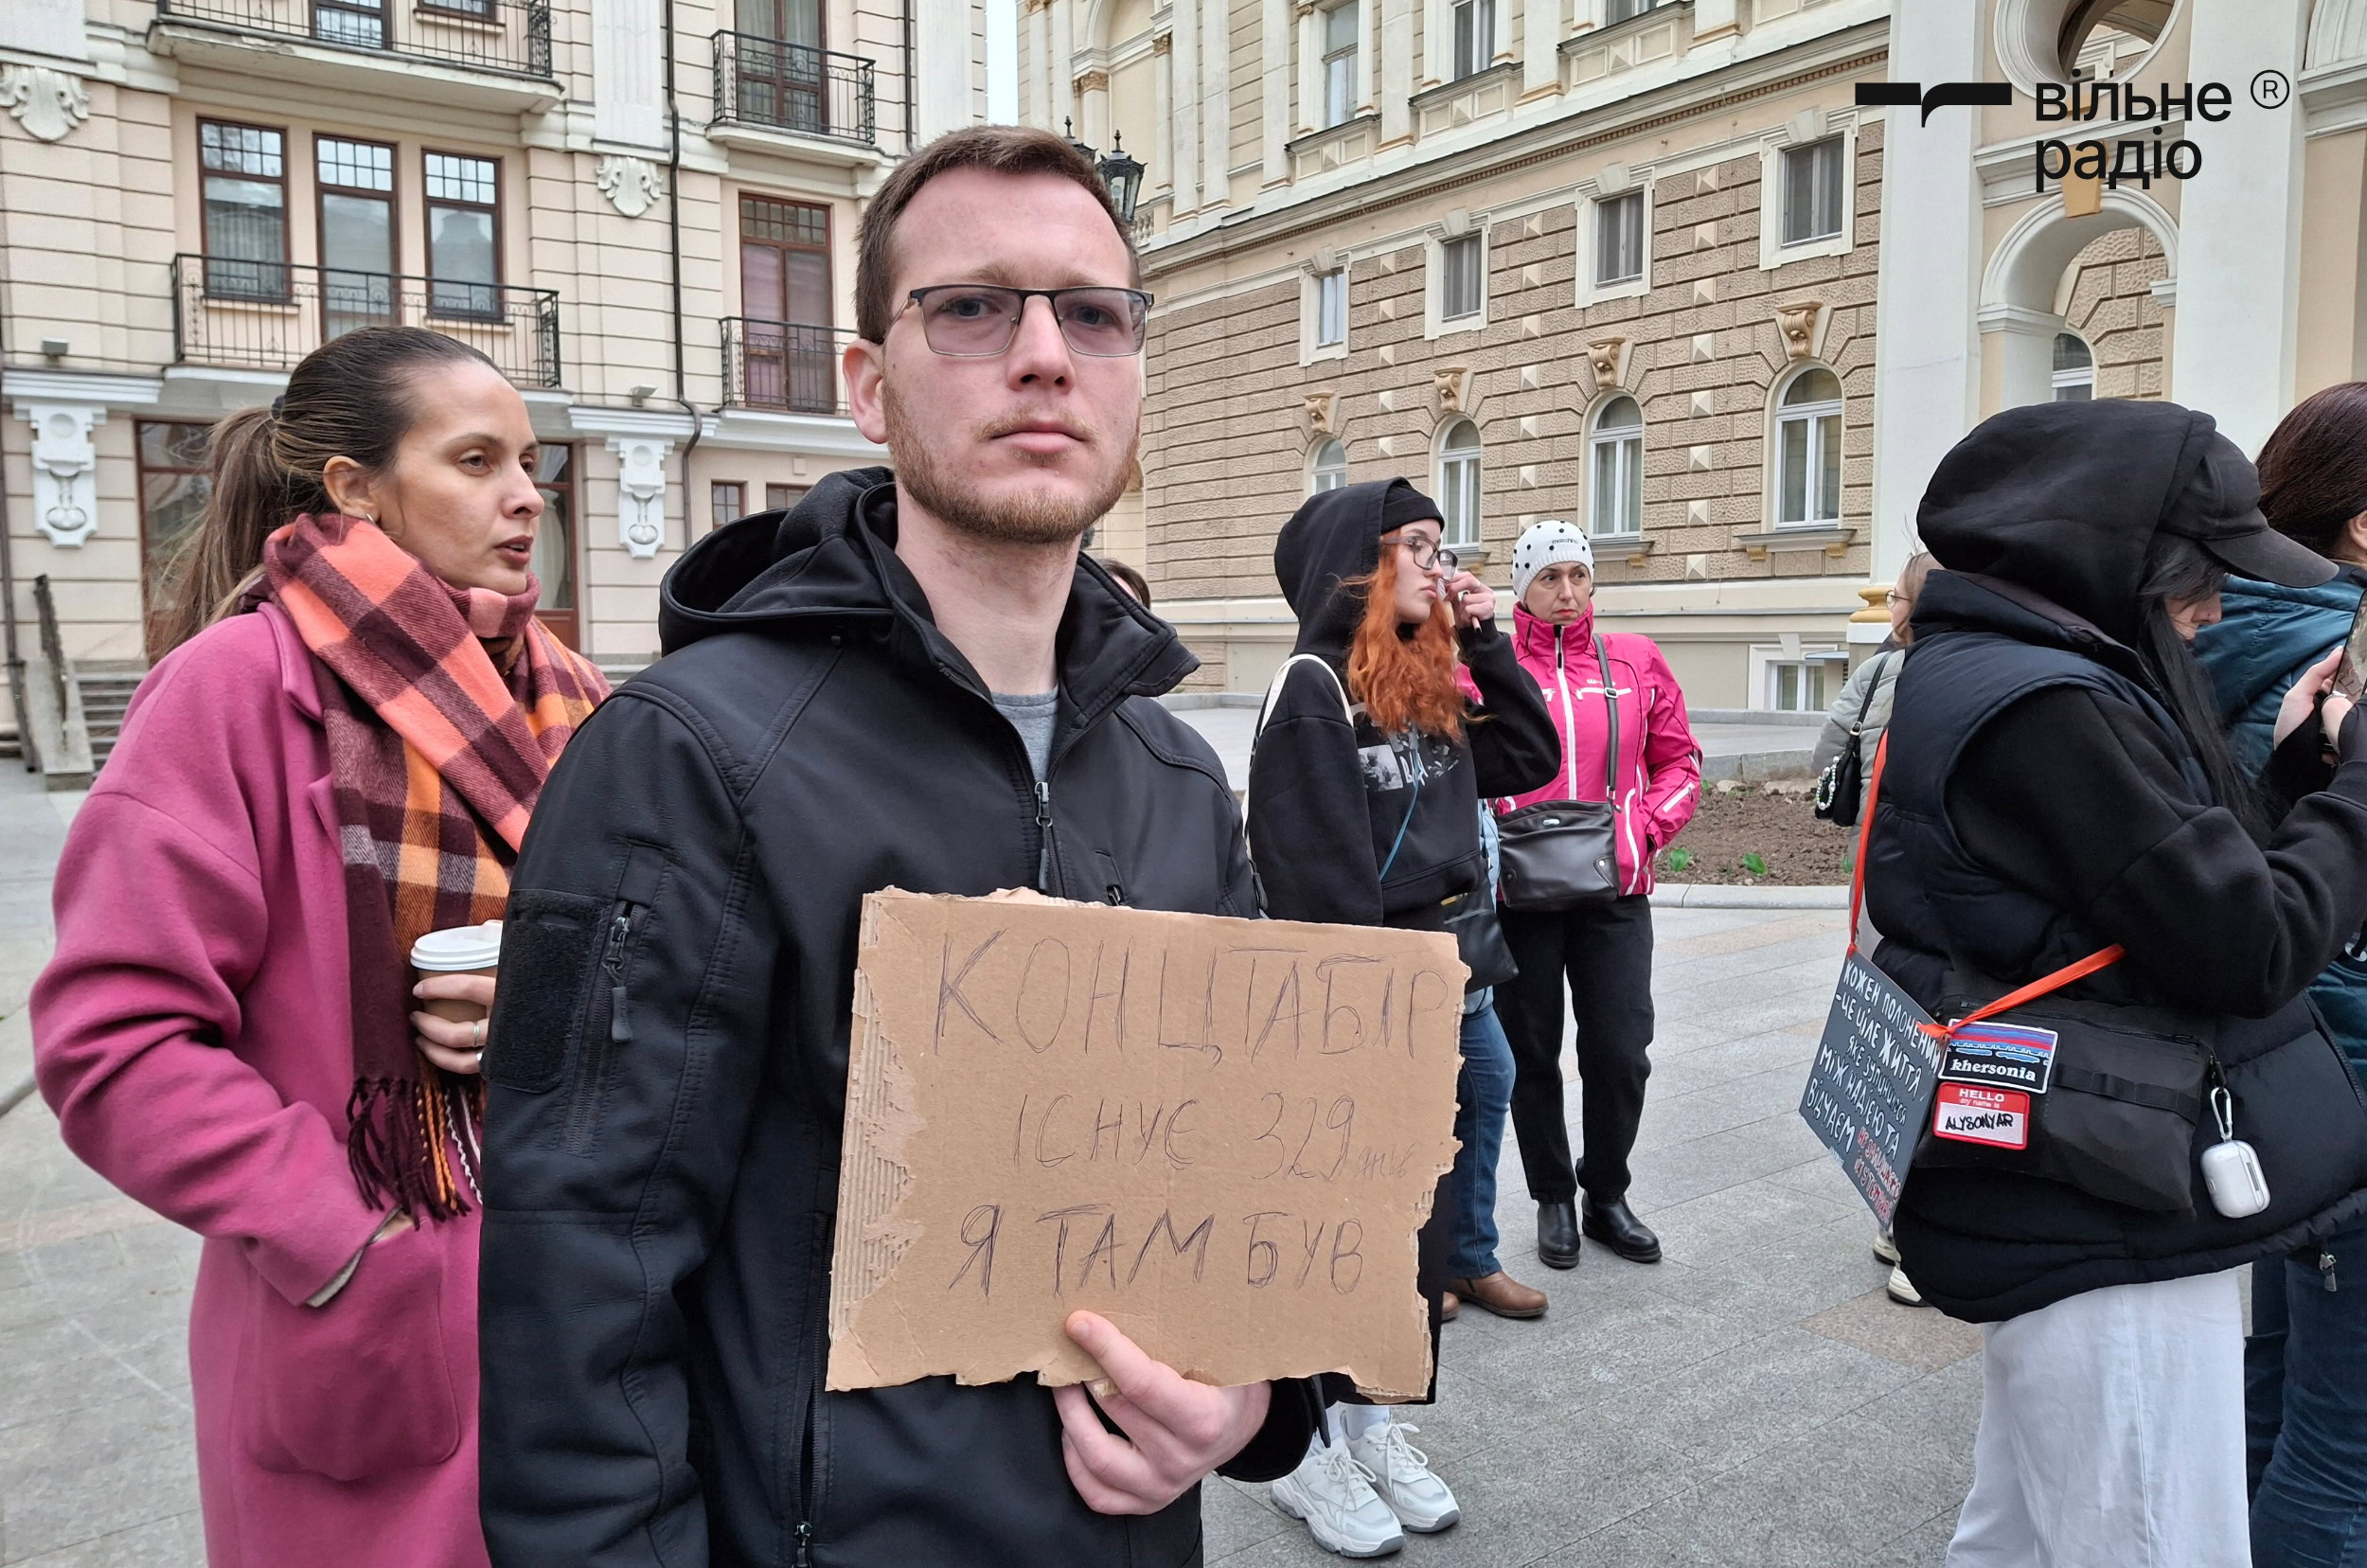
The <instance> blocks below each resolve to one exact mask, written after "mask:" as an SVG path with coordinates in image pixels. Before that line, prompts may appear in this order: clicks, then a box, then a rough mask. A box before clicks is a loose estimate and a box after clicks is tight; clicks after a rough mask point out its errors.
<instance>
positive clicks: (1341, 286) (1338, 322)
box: [1315, 267, 1348, 348]
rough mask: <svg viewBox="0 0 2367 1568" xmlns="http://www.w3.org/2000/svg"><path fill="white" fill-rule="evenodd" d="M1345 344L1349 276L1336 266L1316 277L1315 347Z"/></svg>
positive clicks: (1331, 346) (1342, 268)
mask: <svg viewBox="0 0 2367 1568" xmlns="http://www.w3.org/2000/svg"><path fill="white" fill-rule="evenodd" d="M1347 341H1348V273H1347V269H1346V268H1345V267H1335V268H1333V269H1332V270H1331V271H1330V272H1327V273H1317V274H1316V275H1315V347H1318V348H1336V347H1339V346H1340V345H1342V344H1344V343H1345V342H1347Z"/></svg>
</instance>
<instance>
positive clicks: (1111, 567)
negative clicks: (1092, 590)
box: [1096, 556, 1150, 610]
mask: <svg viewBox="0 0 2367 1568" xmlns="http://www.w3.org/2000/svg"><path fill="white" fill-rule="evenodd" d="M1096 564H1098V565H1099V566H1100V568H1101V569H1102V570H1103V571H1105V572H1107V573H1109V574H1110V576H1111V578H1112V579H1114V580H1115V581H1116V583H1117V585H1118V586H1119V587H1121V588H1123V589H1125V590H1126V591H1127V592H1128V593H1129V594H1130V595H1132V596H1133V599H1134V602H1135V603H1136V604H1139V605H1141V606H1142V607H1143V608H1144V609H1146V610H1148V609H1149V608H1150V583H1149V582H1148V580H1147V579H1145V578H1144V577H1143V574H1142V573H1140V572H1138V571H1136V570H1135V569H1134V568H1133V567H1132V566H1130V565H1128V564H1127V563H1126V562H1125V561H1120V560H1119V559H1118V558H1117V557H1115V556H1101V557H1098V558H1097V559H1096Z"/></svg>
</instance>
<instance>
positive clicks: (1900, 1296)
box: [1882, 1263, 1924, 1307]
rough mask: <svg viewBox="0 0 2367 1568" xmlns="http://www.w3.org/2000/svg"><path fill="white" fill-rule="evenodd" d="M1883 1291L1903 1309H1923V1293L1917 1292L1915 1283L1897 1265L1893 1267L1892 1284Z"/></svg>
mask: <svg viewBox="0 0 2367 1568" xmlns="http://www.w3.org/2000/svg"><path fill="white" fill-rule="evenodd" d="M1882 1289H1883V1292H1884V1293H1886V1294H1887V1295H1889V1297H1890V1298H1891V1299H1892V1300H1893V1301H1895V1302H1896V1303H1898V1304H1899V1305H1900V1306H1901V1307H1921V1306H1923V1305H1924V1300H1923V1292H1921V1291H1918V1290H1916V1289H1915V1285H1914V1281H1913V1280H1912V1279H1909V1278H1908V1277H1907V1271H1906V1270H1904V1269H1902V1268H1900V1267H1898V1265H1896V1264H1895V1263H1894V1264H1892V1265H1891V1281H1890V1283H1889V1284H1888V1285H1885V1286H1883V1287H1882Z"/></svg>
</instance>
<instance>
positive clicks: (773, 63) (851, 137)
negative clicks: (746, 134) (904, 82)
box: [709, 32, 880, 151]
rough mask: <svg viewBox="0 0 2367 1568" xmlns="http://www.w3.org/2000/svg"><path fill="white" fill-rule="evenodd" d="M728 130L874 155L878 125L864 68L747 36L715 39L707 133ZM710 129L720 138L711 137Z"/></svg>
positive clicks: (846, 58) (859, 62) (852, 60)
mask: <svg viewBox="0 0 2367 1568" xmlns="http://www.w3.org/2000/svg"><path fill="white" fill-rule="evenodd" d="M734 127H747V128H754V129H756V130H760V131H772V132H784V133H787V134H790V135H792V136H802V137H807V138H810V139H811V140H815V141H822V142H837V143H844V144H846V145H847V146H849V147H854V148H860V149H863V150H864V151H874V150H876V149H877V147H878V145H879V139H880V121H879V106H878V101H877V95H876V93H875V91H874V87H873V70H872V63H871V62H870V61H868V60H865V59H863V57H862V56H860V55H850V54H839V53H837V52H835V51H833V50H830V49H817V48H814V47H812V46H811V45H805V44H786V43H783V42H781V41H780V40H778V39H774V38H759V37H757V36H756V34H754V33H734V32H720V33H717V34H716V35H715V118H714V120H713V121H712V123H711V128H710V132H709V134H710V136H711V137H713V138H714V139H718V140H727V139H729V131H730V128H734ZM718 129H721V130H722V132H723V133H724V134H722V135H720V136H719V135H716V134H715V133H716V130H718Z"/></svg>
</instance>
